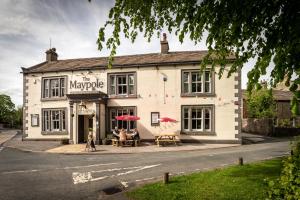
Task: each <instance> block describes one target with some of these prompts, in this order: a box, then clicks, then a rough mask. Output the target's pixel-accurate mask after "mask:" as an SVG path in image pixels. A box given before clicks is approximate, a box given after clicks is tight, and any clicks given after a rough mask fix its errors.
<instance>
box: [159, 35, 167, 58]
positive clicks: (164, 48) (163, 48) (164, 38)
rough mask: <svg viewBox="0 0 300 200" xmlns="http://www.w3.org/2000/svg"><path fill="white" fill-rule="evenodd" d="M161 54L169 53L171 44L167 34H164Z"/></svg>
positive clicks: (161, 42)
mask: <svg viewBox="0 0 300 200" xmlns="http://www.w3.org/2000/svg"><path fill="white" fill-rule="evenodd" d="M160 52H161V53H163V54H167V53H169V43H168V40H167V34H166V33H163V40H162V41H160Z"/></svg>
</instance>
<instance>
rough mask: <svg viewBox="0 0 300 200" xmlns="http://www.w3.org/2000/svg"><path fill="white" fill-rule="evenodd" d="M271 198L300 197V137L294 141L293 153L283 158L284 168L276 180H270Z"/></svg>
mask: <svg viewBox="0 0 300 200" xmlns="http://www.w3.org/2000/svg"><path fill="white" fill-rule="evenodd" d="M269 187H270V190H269V192H268V196H269V199H272V200H283V199H286V200H298V199H300V138H299V137H298V139H297V140H296V141H295V142H294V143H293V146H292V154H291V155H290V156H288V157H287V158H286V159H284V160H283V169H282V172H281V175H280V177H279V178H278V179H277V180H276V181H269Z"/></svg>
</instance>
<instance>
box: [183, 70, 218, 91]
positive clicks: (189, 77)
mask: <svg viewBox="0 0 300 200" xmlns="http://www.w3.org/2000/svg"><path fill="white" fill-rule="evenodd" d="M181 88H182V89H181V93H183V94H189V95H197V94H211V93H212V92H213V91H212V72H211V71H204V72H203V73H200V71H199V70H189V71H186V70H185V71H183V72H182V83H181Z"/></svg>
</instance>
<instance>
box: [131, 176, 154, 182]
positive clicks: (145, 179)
mask: <svg viewBox="0 0 300 200" xmlns="http://www.w3.org/2000/svg"><path fill="white" fill-rule="evenodd" d="M154 178H155V177H150V178H143V179H138V180H135V181H136V182H141V181H147V180H151V179H154Z"/></svg>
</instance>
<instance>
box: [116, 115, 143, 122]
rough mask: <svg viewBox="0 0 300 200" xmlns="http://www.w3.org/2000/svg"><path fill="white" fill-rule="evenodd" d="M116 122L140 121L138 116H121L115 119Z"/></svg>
mask: <svg viewBox="0 0 300 200" xmlns="http://www.w3.org/2000/svg"><path fill="white" fill-rule="evenodd" d="M115 118H116V120H121V121H137V120H139V119H140V117H138V116H134V115H120V116H116V117H115Z"/></svg>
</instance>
